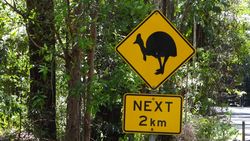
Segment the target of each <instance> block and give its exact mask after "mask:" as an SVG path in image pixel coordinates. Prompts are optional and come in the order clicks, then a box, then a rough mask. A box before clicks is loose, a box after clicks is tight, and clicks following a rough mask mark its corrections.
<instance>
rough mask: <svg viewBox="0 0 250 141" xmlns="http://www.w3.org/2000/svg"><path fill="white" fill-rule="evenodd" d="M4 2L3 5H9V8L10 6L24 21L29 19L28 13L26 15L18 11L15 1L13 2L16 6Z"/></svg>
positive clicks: (4, 0)
mask: <svg viewBox="0 0 250 141" xmlns="http://www.w3.org/2000/svg"><path fill="white" fill-rule="evenodd" d="M2 2H3V4H5V5H8V6H9V7H10V8H11V9H12V10H13V11H15V12H16V13H17V14H19V15H21V16H22V17H23V18H24V19H27V18H28V17H27V14H26V13H24V12H22V11H21V10H19V9H17V7H16V3H15V1H14V0H13V4H14V5H12V4H10V3H9V2H7V1H6V0H3V1H2Z"/></svg>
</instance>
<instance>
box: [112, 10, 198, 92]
mask: <svg viewBox="0 0 250 141" xmlns="http://www.w3.org/2000/svg"><path fill="white" fill-rule="evenodd" d="M116 51H117V52H118V53H119V54H120V55H121V56H122V57H123V59H124V60H125V61H126V62H127V63H128V64H129V65H130V66H131V67H132V68H133V69H134V70H135V71H136V72H137V73H138V74H139V75H140V76H141V78H142V79H143V80H144V81H145V82H146V83H147V84H148V85H149V86H150V87H151V88H152V89H156V88H157V87H159V86H160V85H161V84H162V83H163V82H164V81H165V80H167V79H168V78H169V77H170V76H171V75H172V74H173V73H174V72H175V71H176V70H177V69H178V68H179V67H180V66H181V65H182V64H184V63H185V62H186V61H188V60H189V59H190V58H191V57H192V55H193V54H194V53H195V49H194V48H193V47H192V46H191V44H190V43H189V42H188V41H187V40H186V39H185V38H184V37H183V36H182V35H181V34H180V32H179V31H178V30H177V29H176V28H175V27H174V26H173V25H172V24H171V23H170V22H169V21H168V20H167V19H166V18H165V17H164V16H163V15H162V13H161V12H159V11H158V10H156V11H154V12H153V13H151V14H150V15H149V16H148V17H147V18H146V19H145V20H143V21H142V22H141V23H140V24H139V25H138V26H137V27H136V28H135V29H134V30H133V31H132V32H131V33H130V34H129V35H128V36H127V37H126V38H125V39H124V40H123V41H122V42H120V43H119V44H118V46H117V47H116Z"/></svg>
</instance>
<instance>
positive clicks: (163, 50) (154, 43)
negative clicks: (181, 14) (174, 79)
mask: <svg viewBox="0 0 250 141" xmlns="http://www.w3.org/2000/svg"><path fill="white" fill-rule="evenodd" d="M134 44H138V45H139V46H140V49H141V52H142V54H143V60H144V61H146V56H147V55H149V56H154V57H155V58H157V59H158V61H159V64H160V68H159V69H158V70H156V72H155V74H156V75H158V74H163V73H164V68H165V64H166V62H167V60H168V57H169V56H173V57H175V56H176V55H177V52H176V46H175V42H174V40H173V39H172V37H171V36H170V35H168V34H167V33H165V32H161V31H158V32H154V33H152V34H151V35H150V36H149V37H148V39H147V42H146V47H145V46H144V42H143V40H142V38H141V34H140V33H139V34H137V37H136V40H135V42H134ZM161 57H164V61H163V63H162V61H161Z"/></svg>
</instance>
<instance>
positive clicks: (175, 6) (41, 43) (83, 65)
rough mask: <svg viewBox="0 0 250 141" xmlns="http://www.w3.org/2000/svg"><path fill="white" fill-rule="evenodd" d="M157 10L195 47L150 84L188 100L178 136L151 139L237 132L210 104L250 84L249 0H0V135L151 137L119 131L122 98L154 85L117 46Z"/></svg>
mask: <svg viewBox="0 0 250 141" xmlns="http://www.w3.org/2000/svg"><path fill="white" fill-rule="evenodd" d="M155 9H159V10H160V11H162V13H163V14H164V15H166V17H167V18H168V19H169V20H170V21H171V22H172V23H173V25H174V26H175V27H176V28H177V29H178V30H179V31H180V32H181V33H182V34H183V36H185V37H186V38H187V40H188V41H189V42H190V43H191V44H192V45H193V47H194V48H196V54H195V56H194V57H193V58H192V59H191V60H190V61H189V62H188V63H186V64H185V65H183V66H182V67H181V68H180V69H179V70H178V71H177V72H176V73H175V74H174V75H173V76H171V78H170V79H169V80H167V81H166V82H165V83H164V84H163V85H162V86H160V87H159V88H158V89H157V90H155V91H154V92H155V93H159V94H180V95H182V96H184V100H185V104H184V111H183V129H182V130H183V132H182V134H180V135H175V136H174V135H172V136H170V135H168V136H167V135H166V136H163V135H158V136H157V140H159V141H165V140H181V139H182V140H185V141H193V140H198V141H202V140H204V141H205V140H206V141H209V140H211V141H215V140H220V141H222V140H227V139H229V138H231V137H232V136H234V135H236V134H237V131H236V130H235V129H234V128H233V127H232V126H231V125H230V122H229V121H227V120H221V118H220V117H218V116H217V115H216V114H214V112H213V107H215V106H228V100H227V98H226V97H230V96H232V95H236V98H240V97H243V96H245V97H246V96H247V94H248V91H250V85H247V82H248V83H249V81H250V80H249V79H250V1H249V0H1V1H0V140H6V141H8V140H20V141H22V140H41V141H56V140H58V141H80V140H81V141H94V140H96V141H133V140H134V141H141V140H148V138H149V135H145V134H125V133H123V132H122V125H121V123H122V104H123V103H122V101H123V95H124V94H125V93H151V90H150V89H149V87H147V86H146V84H145V83H144V82H143V81H142V80H141V79H140V78H139V76H138V75H137V74H136V73H135V72H134V71H132V69H131V68H130V67H129V66H128V65H127V64H126V63H125V62H124V61H123V60H122V59H121V57H119V55H118V54H117V53H116V52H115V47H116V45H117V44H118V43H119V42H120V41H121V40H122V39H124V37H125V36H126V35H128V34H129V33H130V32H131V31H132V30H133V28H135V27H136V25H138V24H139V23H140V22H141V21H142V20H143V19H144V18H145V17H146V16H147V15H148V14H150V13H151V12H152V11H153V10H155ZM249 103H250V102H249ZM249 103H248V101H245V102H244V103H241V104H244V105H247V104H249ZM226 116H230V113H229V114H228V115H226Z"/></svg>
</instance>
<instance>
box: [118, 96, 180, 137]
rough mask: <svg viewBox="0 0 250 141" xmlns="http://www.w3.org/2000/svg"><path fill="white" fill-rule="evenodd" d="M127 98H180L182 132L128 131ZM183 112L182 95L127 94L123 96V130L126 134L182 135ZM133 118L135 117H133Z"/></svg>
mask: <svg viewBox="0 0 250 141" xmlns="http://www.w3.org/2000/svg"><path fill="white" fill-rule="evenodd" d="M127 96H154V97H179V98H180V99H181V106H180V108H181V109H180V130H179V132H177V133H176V132H152V131H133V130H126V129H125V115H126V97H127ZM182 110H183V97H182V96H181V95H174V94H145V93H140V94H136V93H126V94H125V95H124V96H123V116H122V120H123V121H122V130H123V132H125V133H145V134H161V135H172V134H175V135H177V134H180V133H181V129H182ZM131 118H133V117H131Z"/></svg>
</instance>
